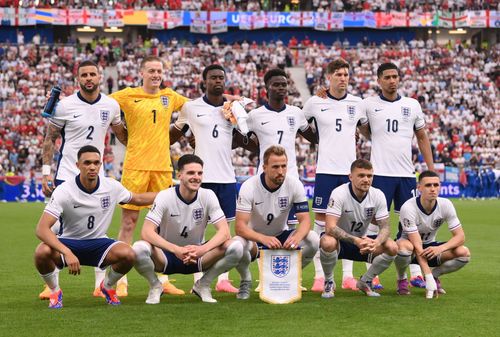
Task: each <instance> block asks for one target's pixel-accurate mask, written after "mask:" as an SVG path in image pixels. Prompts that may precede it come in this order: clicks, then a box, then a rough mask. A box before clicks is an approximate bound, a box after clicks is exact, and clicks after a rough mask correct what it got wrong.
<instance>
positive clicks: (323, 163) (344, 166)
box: [302, 94, 361, 175]
mask: <svg viewBox="0 0 500 337" xmlns="http://www.w3.org/2000/svg"><path fill="white" fill-rule="evenodd" d="M359 102H361V98H359V97H356V96H353V95H351V94H346V96H344V97H343V98H341V99H336V98H335V97H333V96H331V95H330V94H328V98H326V99H323V98H320V97H318V96H313V97H311V98H309V99H308V100H307V102H306V103H305V105H304V108H303V109H302V111H304V115H305V117H306V119H307V120H308V121H309V120H311V119H312V118H314V121H315V122H314V124H315V126H316V132H317V133H318V135H319V146H318V158H317V167H316V173H323V174H336V175H337V174H338V175H347V174H349V173H350V168H351V163H352V162H353V161H355V160H356V127H357V125H358V122H359V120H360V119H361V112H360V111H359V110H358V109H357V108H356V104H358V103H359Z"/></svg>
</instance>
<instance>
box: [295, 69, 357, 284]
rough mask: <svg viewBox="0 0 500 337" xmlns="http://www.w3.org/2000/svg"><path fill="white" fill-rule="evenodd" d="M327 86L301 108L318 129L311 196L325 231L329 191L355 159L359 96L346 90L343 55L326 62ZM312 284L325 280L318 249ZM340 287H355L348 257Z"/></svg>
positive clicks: (319, 226)
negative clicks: (313, 184) (323, 95)
mask: <svg viewBox="0 0 500 337" xmlns="http://www.w3.org/2000/svg"><path fill="white" fill-rule="evenodd" d="M326 79H327V80H328V82H329V83H330V88H329V90H328V91H327V92H326V97H325V98H321V97H319V96H313V97H311V98H310V99H309V100H307V102H306V103H305V105H304V108H303V109H302V111H304V115H305V117H306V119H307V120H308V121H309V122H313V123H314V125H315V127H316V132H317V133H318V140H319V147H318V155H317V166H316V179H315V188H314V198H313V211H314V231H315V232H316V233H318V234H321V233H322V232H324V231H325V211H326V208H327V205H328V200H329V198H330V194H331V193H332V191H333V190H334V189H335V188H336V187H338V186H340V185H342V184H345V183H347V182H349V170H350V166H351V163H352V162H353V161H354V160H355V159H356V128H357V126H358V125H359V121H360V119H361V113H360V112H359V110H358V109H357V108H356V104H358V103H359V102H360V101H361V98H359V97H356V96H353V95H351V94H348V93H347V87H348V85H349V64H348V63H347V62H346V61H345V60H343V59H337V60H334V61H332V62H330V63H329V64H328V65H327V67H326ZM313 262H314V269H315V276H314V284H313V287H312V289H311V290H312V291H315V292H323V285H324V282H325V279H324V276H323V270H322V269H321V262H320V260H319V253H317V254H316V256H315V257H314V260H313ZM342 264H343V267H344V268H343V271H344V273H343V277H342V288H348V289H353V290H357V288H356V280H355V279H354V277H353V275H352V261H349V260H342Z"/></svg>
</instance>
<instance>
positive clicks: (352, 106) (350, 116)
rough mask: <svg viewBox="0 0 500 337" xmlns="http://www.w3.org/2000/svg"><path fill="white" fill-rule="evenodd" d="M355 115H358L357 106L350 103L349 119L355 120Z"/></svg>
mask: <svg viewBox="0 0 500 337" xmlns="http://www.w3.org/2000/svg"><path fill="white" fill-rule="evenodd" d="M355 115H356V107H355V106H354V105H348V106H347V116H349V119H350V120H353V119H354V116H355Z"/></svg>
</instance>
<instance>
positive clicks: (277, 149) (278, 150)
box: [264, 145, 288, 165]
mask: <svg viewBox="0 0 500 337" xmlns="http://www.w3.org/2000/svg"><path fill="white" fill-rule="evenodd" d="M273 154H274V155H275V156H285V157H287V158H288V156H287V155H286V150H285V148H284V147H283V146H279V145H271V146H270V147H268V148H267V150H266V151H265V152H264V164H266V165H267V162H268V161H269V157H271V155H273Z"/></svg>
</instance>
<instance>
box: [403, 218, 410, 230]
mask: <svg viewBox="0 0 500 337" xmlns="http://www.w3.org/2000/svg"><path fill="white" fill-rule="evenodd" d="M403 227H405V228H410V219H407V218H404V219H403Z"/></svg>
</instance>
